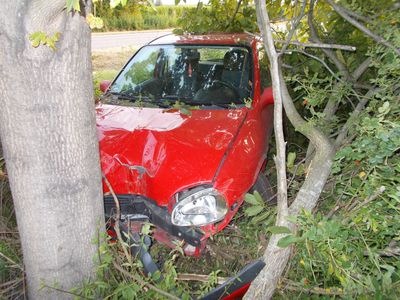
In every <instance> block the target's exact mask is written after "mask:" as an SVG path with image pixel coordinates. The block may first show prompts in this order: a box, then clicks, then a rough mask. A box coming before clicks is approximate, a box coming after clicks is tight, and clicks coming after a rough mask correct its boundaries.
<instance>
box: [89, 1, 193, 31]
mask: <svg viewBox="0 0 400 300" xmlns="http://www.w3.org/2000/svg"><path fill="white" fill-rule="evenodd" d="M94 6H95V13H96V16H98V17H100V18H101V19H102V20H103V22H104V26H103V27H102V28H97V29H96V30H101V31H112V30H142V29H164V28H172V27H175V26H176V24H177V21H178V19H179V18H180V17H181V16H182V14H183V12H184V11H185V10H186V9H187V8H186V7H181V6H157V7H153V6H148V5H144V4H139V3H138V2H135V1H129V0H128V1H126V5H125V6H124V7H122V6H121V5H117V6H116V7H115V8H113V9H112V8H110V1H108V0H105V1H99V2H96V3H94Z"/></svg>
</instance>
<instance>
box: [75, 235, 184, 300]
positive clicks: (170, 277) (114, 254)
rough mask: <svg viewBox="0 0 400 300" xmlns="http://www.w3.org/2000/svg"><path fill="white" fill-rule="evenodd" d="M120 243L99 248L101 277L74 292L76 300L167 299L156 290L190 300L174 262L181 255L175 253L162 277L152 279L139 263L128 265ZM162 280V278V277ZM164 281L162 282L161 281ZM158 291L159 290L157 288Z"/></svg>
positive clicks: (155, 275)
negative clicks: (84, 299) (83, 299)
mask: <svg viewBox="0 0 400 300" xmlns="http://www.w3.org/2000/svg"><path fill="white" fill-rule="evenodd" d="M121 247H126V246H125V245H121V244H119V242H106V243H102V244H100V245H99V257H98V259H99V261H100V264H99V266H98V269H97V277H96V279H95V280H94V281H88V282H86V283H84V284H83V285H82V286H81V287H78V288H75V289H74V290H73V291H71V292H72V293H73V294H74V295H76V299H81V298H82V297H83V298H89V299H97V298H102V299H105V298H107V299H108V298H111V299H165V298H166V297H165V296H164V295H162V294H160V293H159V292H158V291H157V290H156V289H157V288H159V289H160V290H162V291H165V292H167V293H170V294H172V295H175V297H179V298H181V299H190V297H189V294H188V290H187V289H186V288H185V287H184V286H183V285H181V284H178V282H177V272H176V268H175V266H174V261H175V260H176V258H177V256H178V255H179V253H178V252H176V251H172V252H171V253H169V255H168V259H166V261H165V263H164V267H163V270H162V272H161V273H156V274H154V275H153V276H152V277H151V278H150V277H146V276H145V275H144V274H143V269H142V266H141V264H140V262H139V261H134V262H133V263H132V264H130V263H128V262H126V259H125V258H124V257H123V256H122V255H121V251H120V250H121ZM161 276H162V277H161ZM161 278H162V279H161ZM154 287H156V288H154Z"/></svg>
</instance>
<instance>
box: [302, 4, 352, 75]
mask: <svg viewBox="0 0 400 300" xmlns="http://www.w3.org/2000/svg"><path fill="white" fill-rule="evenodd" d="M314 4H315V0H311V1H310V8H309V10H308V16H307V22H308V27H309V28H310V38H309V39H310V41H313V42H316V43H318V44H323V43H322V41H321V40H320V38H319V36H318V31H317V29H316V28H315V24H314V22H313V18H314ZM322 51H323V52H324V53H325V55H326V56H328V58H329V59H330V60H331V61H332V62H333V63H334V64H335V66H336V68H338V70H339V72H340V73H342V75H343V76H344V77H345V78H350V74H349V71H348V70H347V68H346V66H345V65H344V64H343V63H342V62H341V61H340V60H339V58H338V57H337V55H336V54H335V52H333V51H332V50H331V49H328V48H326V49H325V48H323V49H322Z"/></svg>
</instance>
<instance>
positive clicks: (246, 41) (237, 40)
mask: <svg viewBox="0 0 400 300" xmlns="http://www.w3.org/2000/svg"><path fill="white" fill-rule="evenodd" d="M258 40H259V39H258V37H257V36H256V35H253V34H250V33H213V34H207V35H189V34H188V35H176V34H167V35H164V36H161V37H159V38H156V39H154V40H153V41H151V42H150V43H149V44H148V45H165V44H188V45H193V44H200V45H248V46H250V45H251V44H252V43H253V42H257V41H258Z"/></svg>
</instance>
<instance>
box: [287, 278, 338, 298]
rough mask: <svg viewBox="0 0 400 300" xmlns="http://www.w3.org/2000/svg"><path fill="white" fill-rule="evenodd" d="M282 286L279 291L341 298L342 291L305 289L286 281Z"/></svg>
mask: <svg viewBox="0 0 400 300" xmlns="http://www.w3.org/2000/svg"><path fill="white" fill-rule="evenodd" d="M283 283H284V286H282V287H281V290H289V291H293V292H302V293H306V294H316V295H326V296H343V291H341V290H340V289H336V288H326V289H323V288H320V287H310V288H306V287H303V286H301V284H299V283H295V282H293V281H290V280H288V279H284V280H283Z"/></svg>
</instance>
